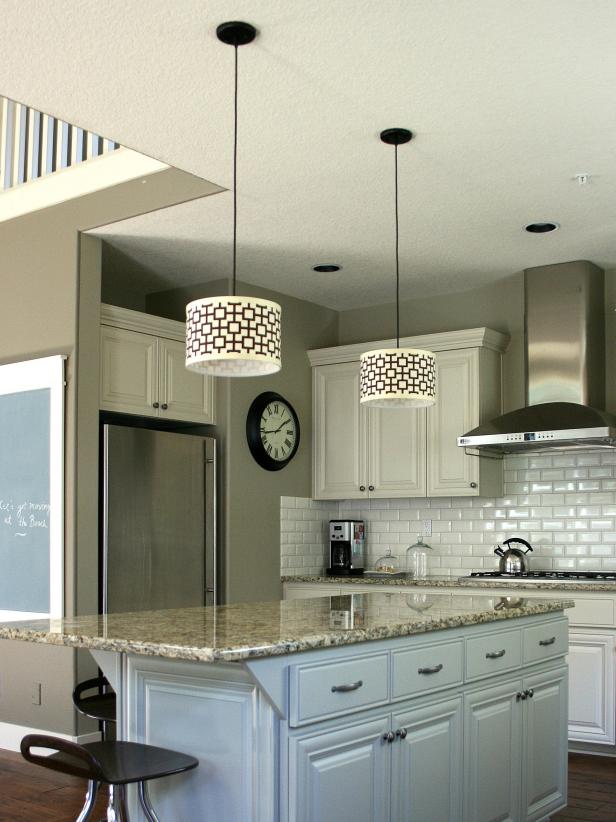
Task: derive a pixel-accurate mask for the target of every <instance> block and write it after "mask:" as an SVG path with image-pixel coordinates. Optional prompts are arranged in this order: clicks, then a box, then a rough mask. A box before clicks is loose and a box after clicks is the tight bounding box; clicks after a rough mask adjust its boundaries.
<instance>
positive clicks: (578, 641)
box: [568, 631, 616, 745]
mask: <svg viewBox="0 0 616 822" xmlns="http://www.w3.org/2000/svg"><path fill="white" fill-rule="evenodd" d="M615 643H616V640H615V637H614V634H613V632H610V633H609V634H608V633H605V634H600V633H588V632H584V631H570V632H569V657H568V662H569V739H570V740H571V741H572V742H594V743H599V744H603V745H613V744H614V743H615V742H616V728H615V718H616V715H615V708H614V684H615V683H614V680H615V677H614V664H615V659H614V657H615V654H614V651H615Z"/></svg>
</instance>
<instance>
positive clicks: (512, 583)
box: [281, 574, 616, 594]
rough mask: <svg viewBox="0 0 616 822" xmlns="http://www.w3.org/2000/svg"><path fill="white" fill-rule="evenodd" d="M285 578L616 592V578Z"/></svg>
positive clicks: (411, 585) (290, 578) (291, 578)
mask: <svg viewBox="0 0 616 822" xmlns="http://www.w3.org/2000/svg"><path fill="white" fill-rule="evenodd" d="M281 581H282V582H299V583H303V584H306V583H319V584H326V583H335V584H336V585H340V584H341V583H346V584H349V585H399V586H401V587H403V588H490V589H491V590H499V589H501V590H502V589H505V588H506V589H507V590H508V591H510V590H512V589H515V590H516V591H567V592H569V591H587V592H588V593H591V592H594V593H597V592H603V593H610V594H616V582H606V581H601V580H598V581H596V582H594V581H593V582H547V581H546V582H526V581H523V580H520V579H485V578H484V579H481V578H472V579H471V578H470V577H465V578H464V579H458V577H444V576H442V577H441V576H436V575H435V576H429V577H427V578H426V579H414V578H413V577H411V576H404V577H385V576H382V577H381V576H379V577H370V576H357V577H351V576H343V577H328V576H318V575H311V574H308V575H305V576H283V577H281Z"/></svg>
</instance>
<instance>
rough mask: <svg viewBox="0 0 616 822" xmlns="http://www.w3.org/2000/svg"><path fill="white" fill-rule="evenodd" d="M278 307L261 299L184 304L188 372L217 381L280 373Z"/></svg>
mask: <svg viewBox="0 0 616 822" xmlns="http://www.w3.org/2000/svg"><path fill="white" fill-rule="evenodd" d="M280 316H281V310H280V306H279V305H278V303H274V302H271V301H270V300H262V299H260V298H258V297H234V296H224V297H204V298H202V299H200V300H194V301H193V302H191V303H188V305H187V306H186V368H189V369H190V370H192V371H198V372H200V373H202V374H212V375H213V376H216V377H258V376H262V375H264V374H274V373H275V372H276V371H279V370H280V365H281V363H280Z"/></svg>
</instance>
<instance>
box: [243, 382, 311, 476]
mask: <svg viewBox="0 0 616 822" xmlns="http://www.w3.org/2000/svg"><path fill="white" fill-rule="evenodd" d="M246 439H247V440H248V447H249V448H250V453H251V454H252V456H253V457H254V458H255V460H256V461H257V462H258V463H259V465H260V466H261V467H262V468H265V469H266V470H267V471H280V469H281V468H284V467H285V465H288V464H289V462H291V460H292V459H293V457H294V456H295V454H296V452H297V449H298V447H299V420H298V418H297V414H296V413H295V410H294V408H293V406H292V405H291V404H290V403H289V402H287V400H285V399H284V397H281V396H280V394H276V393H274V392H273V391H265V392H264V393H263V394H259V396H258V397H255V399H254V400H253V402H252V405H251V406H250V408H249V409H248V416H247V417H246Z"/></svg>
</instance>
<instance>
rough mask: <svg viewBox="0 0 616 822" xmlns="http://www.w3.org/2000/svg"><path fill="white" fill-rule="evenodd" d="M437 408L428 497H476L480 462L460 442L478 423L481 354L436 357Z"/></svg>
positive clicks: (432, 415) (431, 414) (431, 417)
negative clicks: (458, 441) (459, 445)
mask: <svg viewBox="0 0 616 822" xmlns="http://www.w3.org/2000/svg"><path fill="white" fill-rule="evenodd" d="M436 391H437V395H436V396H437V398H436V404H435V405H433V406H432V407H431V408H428V409H427V417H428V496H429V497H433V496H477V495H478V494H479V459H478V458H477V457H473V456H467V455H466V454H465V452H464V448H459V447H458V445H457V438H458V437H459V436H461V435H462V434H464V433H465V432H466V431H468V430H470V429H471V428H473V427H474V426H476V425H477V424H478V422H479V352H478V350H477V349H476V348H471V349H462V350H459V351H439V352H437V354H436Z"/></svg>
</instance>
